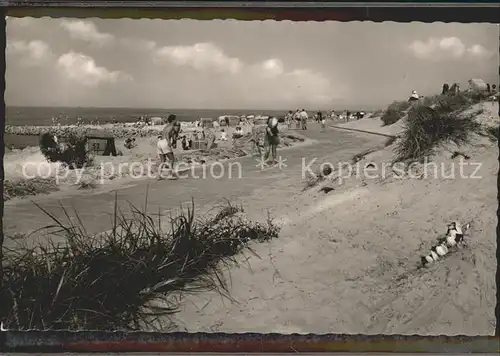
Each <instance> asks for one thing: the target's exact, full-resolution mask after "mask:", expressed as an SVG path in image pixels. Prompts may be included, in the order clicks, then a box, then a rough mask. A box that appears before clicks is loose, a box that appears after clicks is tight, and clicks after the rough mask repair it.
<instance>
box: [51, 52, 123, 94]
mask: <svg viewBox="0 0 500 356" xmlns="http://www.w3.org/2000/svg"><path fill="white" fill-rule="evenodd" d="M57 66H58V67H59V68H60V69H61V70H62V71H63V73H64V74H65V75H66V77H67V78H68V79H70V80H72V81H75V82H78V83H80V84H82V85H85V86H91V87H93V86H97V85H99V84H101V83H116V82H119V81H130V80H132V77H131V76H130V75H128V74H126V73H123V72H121V71H110V70H108V69H107V68H105V67H99V66H97V64H96V63H95V61H94V59H93V58H92V57H89V56H87V55H84V54H82V53H75V52H68V53H65V54H63V55H62V56H60V57H59V59H58V60H57Z"/></svg>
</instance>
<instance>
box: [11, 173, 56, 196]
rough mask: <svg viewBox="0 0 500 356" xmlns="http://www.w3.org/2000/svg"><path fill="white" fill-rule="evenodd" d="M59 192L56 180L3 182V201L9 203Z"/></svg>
mask: <svg viewBox="0 0 500 356" xmlns="http://www.w3.org/2000/svg"><path fill="white" fill-rule="evenodd" d="M58 190H59V188H58V186H57V182H56V180H55V179H54V178H40V177H36V178H32V179H12V180H11V179H6V180H4V182H3V199H4V201H7V200H10V199H13V198H22V197H27V196H34V195H37V194H49V193H52V192H55V191H58Z"/></svg>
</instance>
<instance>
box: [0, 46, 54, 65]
mask: <svg viewBox="0 0 500 356" xmlns="http://www.w3.org/2000/svg"><path fill="white" fill-rule="evenodd" d="M6 52H7V55H11V56H20V57H21V58H20V60H19V63H21V64H22V65H25V66H40V65H43V64H45V63H46V62H47V61H48V60H50V59H51V58H52V57H53V54H52V50H51V49H50V47H49V45H48V44H47V43H45V42H43V41H39V40H33V41H29V42H26V41H16V40H13V41H7V46H6Z"/></svg>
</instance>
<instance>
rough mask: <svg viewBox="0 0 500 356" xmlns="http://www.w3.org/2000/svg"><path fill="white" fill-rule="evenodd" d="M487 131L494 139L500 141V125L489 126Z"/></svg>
mask: <svg viewBox="0 0 500 356" xmlns="http://www.w3.org/2000/svg"><path fill="white" fill-rule="evenodd" d="M486 133H487V134H488V135H489V136H490V138H491V139H492V140H493V141H498V138H499V135H500V126H489V127H487V128H486Z"/></svg>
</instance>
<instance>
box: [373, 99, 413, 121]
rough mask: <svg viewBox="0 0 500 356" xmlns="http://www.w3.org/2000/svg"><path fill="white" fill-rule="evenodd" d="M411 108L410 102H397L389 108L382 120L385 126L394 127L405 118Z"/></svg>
mask: <svg viewBox="0 0 500 356" xmlns="http://www.w3.org/2000/svg"><path fill="white" fill-rule="evenodd" d="M410 106H411V104H410V103H409V102H408V101H395V102H393V103H392V104H391V105H389V106H388V107H387V109H386V110H385V111H384V113H383V115H382V116H381V117H380V120H382V122H383V123H384V126H387V125H392V124H394V123H396V122H398V121H399V120H400V119H401V118H403V116H404V115H405V114H406V111H407V110H408V108H409V107H410Z"/></svg>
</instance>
